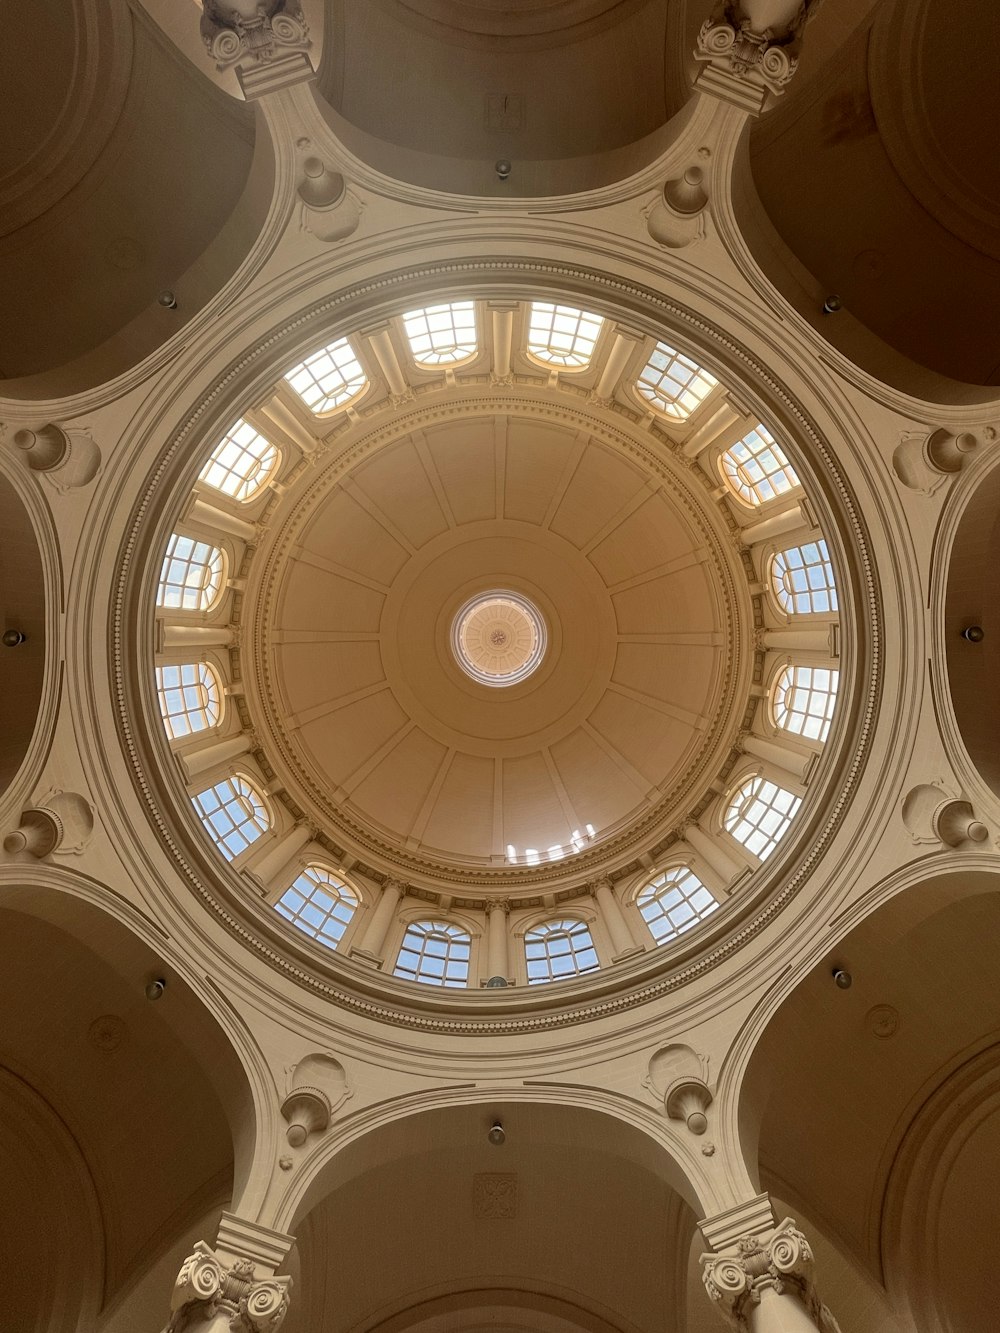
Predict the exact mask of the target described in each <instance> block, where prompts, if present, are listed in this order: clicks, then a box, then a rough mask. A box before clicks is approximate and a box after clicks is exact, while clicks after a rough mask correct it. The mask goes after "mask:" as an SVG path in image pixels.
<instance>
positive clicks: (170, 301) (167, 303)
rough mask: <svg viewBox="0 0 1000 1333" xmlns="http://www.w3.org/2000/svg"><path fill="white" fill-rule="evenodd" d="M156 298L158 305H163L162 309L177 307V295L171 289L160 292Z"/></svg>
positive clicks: (174, 308)
mask: <svg viewBox="0 0 1000 1333" xmlns="http://www.w3.org/2000/svg"><path fill="white" fill-rule="evenodd" d="M156 299H157V301H158V302H159V303H160V305H161V306H163V308H164V310H176V309H177V297H176V296H175V295H174V294H173V292H171V291H166V292H160V294H159V296H158V297H157V298H156Z"/></svg>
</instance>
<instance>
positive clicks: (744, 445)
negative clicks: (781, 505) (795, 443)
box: [719, 422, 799, 506]
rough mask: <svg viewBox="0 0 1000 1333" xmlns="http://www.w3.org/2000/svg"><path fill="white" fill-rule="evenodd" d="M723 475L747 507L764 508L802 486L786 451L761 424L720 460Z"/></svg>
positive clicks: (730, 447)
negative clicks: (761, 506)
mask: <svg viewBox="0 0 1000 1333" xmlns="http://www.w3.org/2000/svg"><path fill="white" fill-rule="evenodd" d="M719 462H720V464H721V465H722V475H723V476H724V477H725V479H726V481H727V483H728V484H729V487H730V489H731V490H732V491H733V492H734V494H735V495H737V496H738V497H739V499H741V500H742V501H743V502H744V504H748V505H754V506H756V505H762V504H765V503H766V502H767V501H768V500H774V499H776V498H777V497H778V496H779V495H786V494H787V493H788V492H789V491H790V490H792V489H794V487H796V486H798V485H799V479H798V477H797V476H796V475H795V469H794V468H793V467H792V465H791V463H789V461H788V459H787V458H786V457H785V454H784V450H783V449H782V448H781V445H780V444H778V442H777V440H775V439H774V437H773V436H772V435H771V432H770V431H769V430H768V429H767V427H766V426H764V425H762V424H761V423H760V422H758V423H757V425H756V426H755V427H754V428H753V430H751V431H749V432H748V433H747V434H746V435H744V436H743V439H742V440H737V442H736V443H735V444H731V445H730V446H729V448H728V449H727V450H726V451H725V453H724V454H723V455H722V457H721V458H720V459H719Z"/></svg>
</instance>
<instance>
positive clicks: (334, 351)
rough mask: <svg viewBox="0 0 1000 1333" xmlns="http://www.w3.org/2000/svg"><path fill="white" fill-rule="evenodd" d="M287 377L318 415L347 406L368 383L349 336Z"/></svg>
mask: <svg viewBox="0 0 1000 1333" xmlns="http://www.w3.org/2000/svg"><path fill="white" fill-rule="evenodd" d="M285 379H286V380H287V381H288V383H289V384H290V385H291V386H292V388H293V389H294V390H295V392H296V393H297V394H298V395H299V397H300V398H301V399H302V401H303V402H304V403H305V405H306V407H308V408H309V410H310V411H311V412H315V413H316V414H317V415H320V414H322V413H323V412H332V411H334V409H335V408H338V407H344V406H345V405H346V404H347V403H349V402H350V401H351V399H352V398H356V397H357V396H358V394H359V393H360V392H361V390H362V389H364V388H365V387H366V386H367V384H368V377H367V376H366V375H365V372H364V369H363V368H362V365H361V362H360V361H359V360H358V358H357V357H356V356H355V354H354V348H353V347H352V346H351V343H350V340H349V339H348V338H338V339H337V341H336V342H333V343H330V345H329V347H321V348H320V350H319V351H318V352H313V353H312V355H311V356H307V357H306V359H305V360H304V361H302V362H300V363H299V364H298V365H297V366H293V367H292V369H291V370H290V371H288V373H287V374H286V375H285Z"/></svg>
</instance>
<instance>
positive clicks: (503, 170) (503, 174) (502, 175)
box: [495, 157, 513, 181]
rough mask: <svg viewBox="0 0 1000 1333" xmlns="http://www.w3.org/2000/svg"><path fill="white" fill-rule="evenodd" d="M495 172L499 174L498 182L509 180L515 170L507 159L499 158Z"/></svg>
mask: <svg viewBox="0 0 1000 1333" xmlns="http://www.w3.org/2000/svg"><path fill="white" fill-rule="evenodd" d="M495 170H496V173H497V179H498V180H502V181H505V180H506V179H507V177H508V176H509V175H510V173H511V171H512V170H513V168H512V167H511V164H510V162H509V161H508V160H507V158H505V157H498V158H497V161H496V167H495Z"/></svg>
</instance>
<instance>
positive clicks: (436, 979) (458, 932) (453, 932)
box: [393, 920, 472, 987]
mask: <svg viewBox="0 0 1000 1333" xmlns="http://www.w3.org/2000/svg"><path fill="white" fill-rule="evenodd" d="M471 955H472V937H471V936H470V935H469V933H468V931H466V930H463V929H462V927H461V926H456V925H454V924H453V923H452V922H450V921H440V920H428V921H411V922H410V924H409V925H408V926H407V927H406V933H405V934H404V936H403V943H402V944H401V945H400V948H399V954H398V955H397V958H396V966H395V969H394V971H393V975H394V976H397V977H403V978H404V980H406V981H420V982H424V983H425V984H426V985H428V986H445V987H458V986H468V984H469V959H470V957H471Z"/></svg>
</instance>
